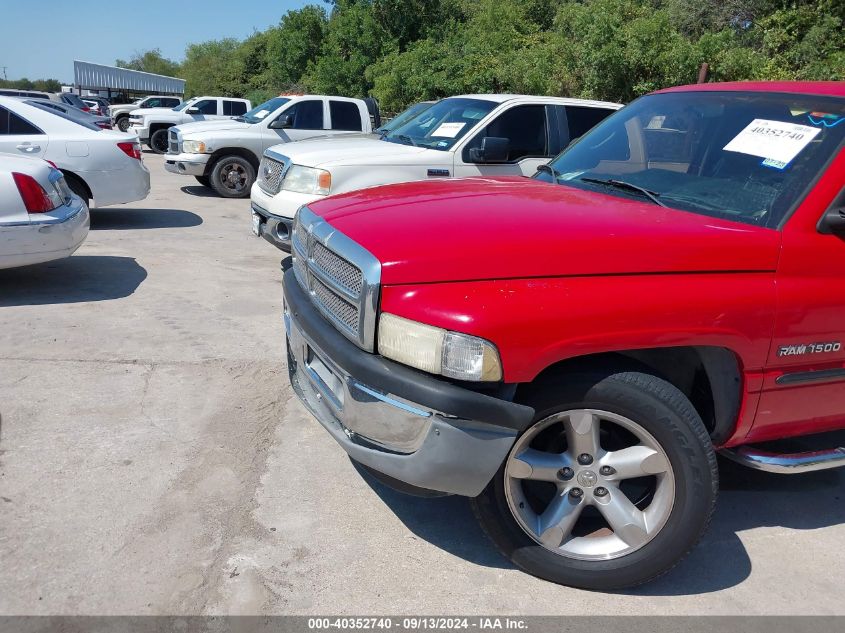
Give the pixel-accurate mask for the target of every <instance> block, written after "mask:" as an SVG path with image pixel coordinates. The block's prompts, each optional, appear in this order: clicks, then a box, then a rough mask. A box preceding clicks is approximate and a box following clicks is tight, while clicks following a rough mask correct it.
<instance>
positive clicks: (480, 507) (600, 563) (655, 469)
mask: <svg viewBox="0 0 845 633" xmlns="http://www.w3.org/2000/svg"><path fill="white" fill-rule="evenodd" d="M527 400H528V404H530V405H531V406H533V407H534V408H535V411H536V417H535V420H534V422H533V424H532V425H531V426H530V427H529V428H528V429H526V430H525V431H524V432H523V433H522V434H521V435H520V436H519V437H518V438H517V440H516V442H515V443H514V446H513V448H512V449H511V452H510V453H509V455H508V457H507V459H506V460H505V462H504V464H503V465H502V466H501V468H500V469H499V472H498V473H497V474H496V476H495V477H494V478H493V480H492V481H491V482H490V484H489V485H488V486H487V488H486V489H485V490H484V491H483V492H482V493H481V495H479V496H478V497H477V498H476V499H473V500H472V504H473V509H474V511H475V514H476V516H477V517H478V519H479V521H480V523H481V525H482V527H483V528H484V530H485V532H486V533H487V535H488V536H489V537H490V539H491V540H492V541H493V542H494V544H495V545H496V546H497V547H498V548H499V549H500V550H501V551H502V553H503V554H504V555H505V556H507V557H508V558H509V559H510V560H511V561H512V562H513V563H514V564H515V565H516V566H518V567H520V568H521V569H523V570H525V571H527V572H528V573H530V574H533V575H535V576H539V577H540V578H544V579H546V580H551V581H552V582H556V583H560V584H564V585H570V586H573V587H580V588H584V589H597V590H603V591H606V590H611V589H619V588H623V587H630V586H633V585H638V584H641V583H644V582H646V581H649V580H651V579H653V578H656V577H657V576H659V575H661V574H663V573H665V572H666V571H668V570H669V569H671V568H672V567H673V566H675V565H676V564H677V563H678V562H679V561H680V560H681V559H682V558H683V557H684V556H685V555H686V554H687V552H689V550H690V549H691V548H692V547H693V546H694V545H695V544H696V543H697V542H698V540H699V539H700V538H701V536H702V534H703V533H704V531H705V530H706V528H707V525H708V524H709V521H710V517H711V514H712V512H713V508H714V505H715V502H716V495H717V490H718V471H717V466H716V455H715V452H714V450H713V445H712V442H711V441H710V437H709V435H708V433H707V430H706V429H705V427H704V424H703V423H702V421H701V418H700V416H699V415H698V413H697V412H696V411H695V409H694V408H693V406H692V404H691V403H690V401H689V400H688V399H687V398H686V397H685V396H684V394H682V393H681V392H680V391H679V390H678V389H677V388H676V387H674V386H673V385H671V384H670V383H668V382H666V381H665V380H662V379H660V378H658V377H656V376H653V375H650V374H647V373H643V372H640V371H619V372H614V371H596V372H594V373H590V374H580V375H574V376H567V377H565V378H564V379H562V380H560V381H559V382H556V383H555V384H553V385H549V384H546V385H545V386H539V387H534V388H533V390H532V393H530V394H528V397H527Z"/></svg>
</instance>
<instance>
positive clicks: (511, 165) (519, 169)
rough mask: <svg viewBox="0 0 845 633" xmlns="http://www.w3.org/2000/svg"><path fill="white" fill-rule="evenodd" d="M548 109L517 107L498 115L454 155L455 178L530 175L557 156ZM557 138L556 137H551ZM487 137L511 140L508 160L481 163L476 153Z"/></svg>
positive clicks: (532, 106)
mask: <svg viewBox="0 0 845 633" xmlns="http://www.w3.org/2000/svg"><path fill="white" fill-rule="evenodd" d="M550 129H551V126H550V125H549V113H548V108H547V106H545V105H540V104H531V105H517V106H514V107H512V108H509V109H508V110H505V111H504V112H502V113H501V114H499V115H498V116H497V117H496V118H495V119H493V120H492V121H491V122H490V123H488V124H487V125H486V126H485V127H483V128H482V129H480V130H479V131H478V132H476V133H475V135H474V136H473V137H472V138H471V139H470V140H469V142H467V143H465V144H464V146H463V148H462V149H460V150H459V151H458V152H457V154H456V155H455V176H456V177H458V178H460V177H464V176H531V175H532V174H533V173H534V172H536V171H537V166H538V165H541V164H542V163H547V162H548V161H549V159H550V158H551V157H552V156H553V155H555V154H557V151H555V150H556V149H558V143H557V140H556V135H550V133H549V132H550ZM552 136H554V137H555V138H552ZM485 137H496V138H506V139H508V151H507V158H506V159H505V160H502V161H498V162H479V161H478V160H477V159H475V158H474V157H473V154H474V152H473V150H474V149H479V148H481V147H482V144H483V143H484V138H485Z"/></svg>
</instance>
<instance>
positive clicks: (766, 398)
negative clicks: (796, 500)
mask: <svg viewBox="0 0 845 633" xmlns="http://www.w3.org/2000/svg"><path fill="white" fill-rule="evenodd" d="M840 120H843V121H845V118H842V119H840ZM842 127H843V128H845V123H843V124H842ZM834 130H835V128H827V129H823V130H821V131H820V133H819V136H817V137H816V138H817V139H819V140H823V138H824V136H825V135H826V134H830V133H832V132H833V131H834ZM843 183H845V150H843V149H842V146H841V145H840V149H839V157H838V159H837V160H836V161H834V163H832V164H831V166H830V167H829V168H828V170H827V172H826V173H825V175H824V176H823V177H822V179H821V180H820V181H819V183H818V184H817V185H816V186H815V187H814V189H813V191H812V193H810V194H809V195H808V197H807V199H806V200H805V202H804V203H803V204H802V205H801V207H799V209H798V211H796V213H795V215H794V216H793V217H792V218H791V219H789V220H788V221H787V222H786V224H785V226H784V229H783V248H782V253H781V258H780V262H779V264H778V272H777V277H776V279H777V304H778V305H777V316H776V320H775V327H774V335H773V340H772V345H771V349H770V350H769V358H768V367H767V368H766V372H765V377H764V384H763V392H762V394H761V398H760V404H759V406H758V409H757V416H756V418H755V421H754V427H753V428H752V432H751V435H750V436H749V439H751V438H753V439H757V440H763V439H767V438H769V437H777V436H786V435H796V434H805V433H818V432H823V431H827V430H832V429H836V428H843V427H845V234H839V235H836V234H833V233H830V232H828V231H826V229H824V228H823V226H822V228H821V230H820V228H819V226H820V225H819V220H820V218H821V217H822V216H823V215H824V213H825V212H826V211H827V210H833V209H842V210H843V213H845V187H843Z"/></svg>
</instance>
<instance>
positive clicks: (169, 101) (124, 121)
mask: <svg viewBox="0 0 845 633" xmlns="http://www.w3.org/2000/svg"><path fill="white" fill-rule="evenodd" d="M180 103H182V100H181V99H180V98H179V97H168V96H164V95H150V96H149V97H145V98H143V99H138V101H135V102H133V103H121V104H118V105H112V106H109V116H111V120H112V125H114V127H116V128H117V129H118V130H120V131H121V132H126V131H127V130H129V113H130V112H132V111H133V110H148V109H150V108H175V107H176V106H178V105H179V104H180Z"/></svg>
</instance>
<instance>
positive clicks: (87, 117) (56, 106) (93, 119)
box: [22, 99, 111, 130]
mask: <svg viewBox="0 0 845 633" xmlns="http://www.w3.org/2000/svg"><path fill="white" fill-rule="evenodd" d="M22 101H23V102H24V103H28V104H30V105H34V106H37V107H40V108H43V109H49V110H53V111H56V112H62V113H64V114H66V115H68V118H71V119H73V120H75V121H82V122H85V123H93V124H94V125H96V126H97V127H98V128H100V129H101V130H110V129H111V119H110V118H109V117H107V116H99V115H95V114H92V113H90V112H82V111H81V110H80V109H79V108H74V107H73V106H70V105H67V104H66V103H59V102H57V101H50V100H49V99H22Z"/></svg>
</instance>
